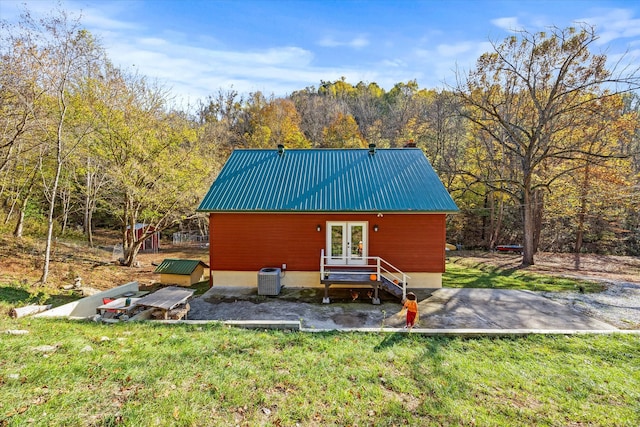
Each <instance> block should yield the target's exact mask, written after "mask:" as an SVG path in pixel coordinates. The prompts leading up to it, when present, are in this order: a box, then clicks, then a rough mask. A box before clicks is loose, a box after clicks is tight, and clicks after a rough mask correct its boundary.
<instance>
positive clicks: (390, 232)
mask: <svg viewBox="0 0 640 427" xmlns="http://www.w3.org/2000/svg"><path fill="white" fill-rule="evenodd" d="M326 221H368V223H369V256H380V257H382V258H384V259H385V260H386V261H388V262H390V263H391V264H393V265H394V266H395V267H397V268H399V269H400V270H402V271H407V272H409V271H415V272H433V273H441V272H444V264H445V259H444V245H445V215H444V214H384V216H383V217H378V216H377V215H376V214H254V213H215V214H210V217H209V227H210V230H209V235H210V257H211V259H210V262H211V269H212V270H228V271H258V270H259V269H260V268H262V267H267V266H270V267H280V266H281V265H282V264H283V263H286V264H287V270H291V271H318V270H319V268H320V251H321V249H323V248H324V247H325V243H326V242H325V240H326ZM374 224H377V225H378V227H379V230H378V232H374V231H373V226H374ZM318 225H320V226H321V227H322V231H320V232H318V231H317V230H316V228H317V226H318Z"/></svg>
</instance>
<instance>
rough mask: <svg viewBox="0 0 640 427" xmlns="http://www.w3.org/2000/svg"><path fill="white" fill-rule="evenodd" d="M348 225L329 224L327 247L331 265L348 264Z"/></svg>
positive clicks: (328, 261) (328, 260)
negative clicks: (346, 231) (346, 230)
mask: <svg viewBox="0 0 640 427" xmlns="http://www.w3.org/2000/svg"><path fill="white" fill-rule="evenodd" d="M345 229H346V223H329V224H328V226H327V246H328V249H329V253H328V255H329V258H328V259H327V263H329V264H346V252H347V251H346V245H347V239H346V233H345Z"/></svg>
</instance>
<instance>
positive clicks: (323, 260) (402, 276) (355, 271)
mask: <svg viewBox="0 0 640 427" xmlns="http://www.w3.org/2000/svg"><path fill="white" fill-rule="evenodd" d="M331 259H332V257H330V256H326V255H325V254H324V249H322V250H321V251H320V279H321V280H324V279H325V278H327V277H328V276H329V274H330V273H337V272H339V273H340V274H341V275H346V276H349V275H353V276H354V277H355V276H362V273H363V272H366V273H369V274H375V275H376V278H375V279H376V281H382V278H383V277H384V278H385V279H387V280H388V281H389V282H390V283H393V284H394V285H396V286H397V287H398V288H400V289H402V298H403V299H404V298H405V297H406V296H407V280H408V279H410V278H411V276H409V275H408V274H406V273H404V272H403V271H401V270H400V269H398V268H397V267H395V266H394V265H392V264H391V263H389V262H388V261H386V260H384V259H383V258H381V257H379V256H370V257H358V258H357V260H358V261H364V264H348V263H345V264H332V263H329V262H327V261H330V260H331Z"/></svg>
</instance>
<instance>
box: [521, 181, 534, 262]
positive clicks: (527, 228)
mask: <svg viewBox="0 0 640 427" xmlns="http://www.w3.org/2000/svg"><path fill="white" fill-rule="evenodd" d="M531 193H532V191H531V184H530V181H529V179H526V178H525V185H524V189H523V204H522V209H523V222H524V235H523V236H522V240H523V242H522V247H523V254H522V265H523V266H529V265H534V261H533V256H534V254H535V250H534V240H535V238H534V237H535V205H534V200H533V199H534V197H533V195H532V194H531Z"/></svg>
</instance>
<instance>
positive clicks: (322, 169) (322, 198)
mask: <svg viewBox="0 0 640 427" xmlns="http://www.w3.org/2000/svg"><path fill="white" fill-rule="evenodd" d="M198 211H201V212H407V211H412V212H433V213H435V212H438V213H454V212H457V211H458V207H457V206H456V204H455V203H454V201H453V199H452V198H451V196H450V195H449V193H448V192H447V190H446V189H445V187H444V185H442V182H440V179H439V178H438V175H437V174H436V173H435V171H434V170H433V168H432V167H431V164H430V163H429V161H428V160H427V158H426V157H425V155H424V154H423V152H422V151H421V150H420V149H417V148H401V149H376V150H375V152H374V153H371V152H370V150H369V149H292V150H284V152H283V153H279V152H278V150H256V149H248V150H235V151H233V153H232V154H231V156H230V157H229V159H228V160H227V162H226V163H225V165H224V167H223V168H222V170H221V171H220V174H219V175H218V178H217V179H216V180H215V181H214V182H213V184H212V185H211V188H210V189H209V192H208V193H207V195H206V196H205V198H204V199H203V200H202V203H200V206H199V207H198Z"/></svg>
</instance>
